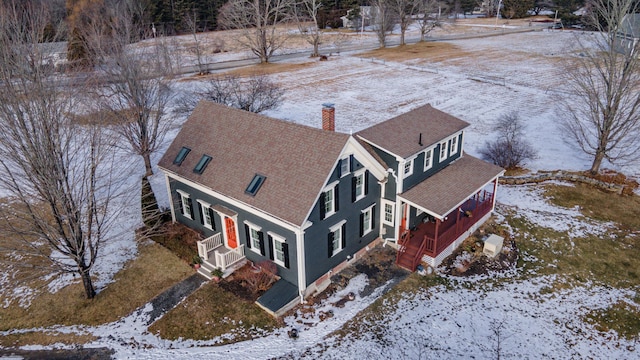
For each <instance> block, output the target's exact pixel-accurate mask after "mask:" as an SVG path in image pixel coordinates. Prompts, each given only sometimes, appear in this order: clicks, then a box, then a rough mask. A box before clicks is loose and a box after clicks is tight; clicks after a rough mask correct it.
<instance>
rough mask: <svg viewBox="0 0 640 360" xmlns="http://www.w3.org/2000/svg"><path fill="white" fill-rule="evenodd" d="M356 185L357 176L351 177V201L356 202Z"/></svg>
mask: <svg viewBox="0 0 640 360" xmlns="http://www.w3.org/2000/svg"><path fill="white" fill-rule="evenodd" d="M357 186H358V177H357V176H354V177H352V178H351V202H356V187H357Z"/></svg>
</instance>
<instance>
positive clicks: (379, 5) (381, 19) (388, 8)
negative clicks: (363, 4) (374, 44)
mask: <svg viewBox="0 0 640 360" xmlns="http://www.w3.org/2000/svg"><path fill="white" fill-rule="evenodd" d="M391 1H392V0H371V7H372V9H373V11H372V17H373V19H372V23H373V30H374V31H375V33H376V36H377V37H378V43H379V44H380V47H381V48H384V47H386V41H387V34H388V33H390V32H392V31H393V26H394V25H395V23H394V21H393V7H392V3H391Z"/></svg>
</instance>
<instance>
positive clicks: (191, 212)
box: [187, 198, 193, 219]
mask: <svg viewBox="0 0 640 360" xmlns="http://www.w3.org/2000/svg"><path fill="white" fill-rule="evenodd" d="M187 201H188V202H189V212H190V214H189V215H191V218H192V219H193V200H191V198H187Z"/></svg>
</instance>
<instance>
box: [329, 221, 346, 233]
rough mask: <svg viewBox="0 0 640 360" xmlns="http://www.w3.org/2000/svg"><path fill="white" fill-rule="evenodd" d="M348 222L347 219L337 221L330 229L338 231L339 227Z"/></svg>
mask: <svg viewBox="0 0 640 360" xmlns="http://www.w3.org/2000/svg"><path fill="white" fill-rule="evenodd" d="M346 223H347V220H342V221H340V222H339V223H337V224H335V225H333V226H332V227H330V228H329V231H331V232H334V231H336V230H337V229H338V228H341V227H342V225H344V224H346Z"/></svg>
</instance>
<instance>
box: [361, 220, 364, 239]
mask: <svg viewBox="0 0 640 360" xmlns="http://www.w3.org/2000/svg"><path fill="white" fill-rule="evenodd" d="M363 234H364V214H360V237H362V235H363Z"/></svg>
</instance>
